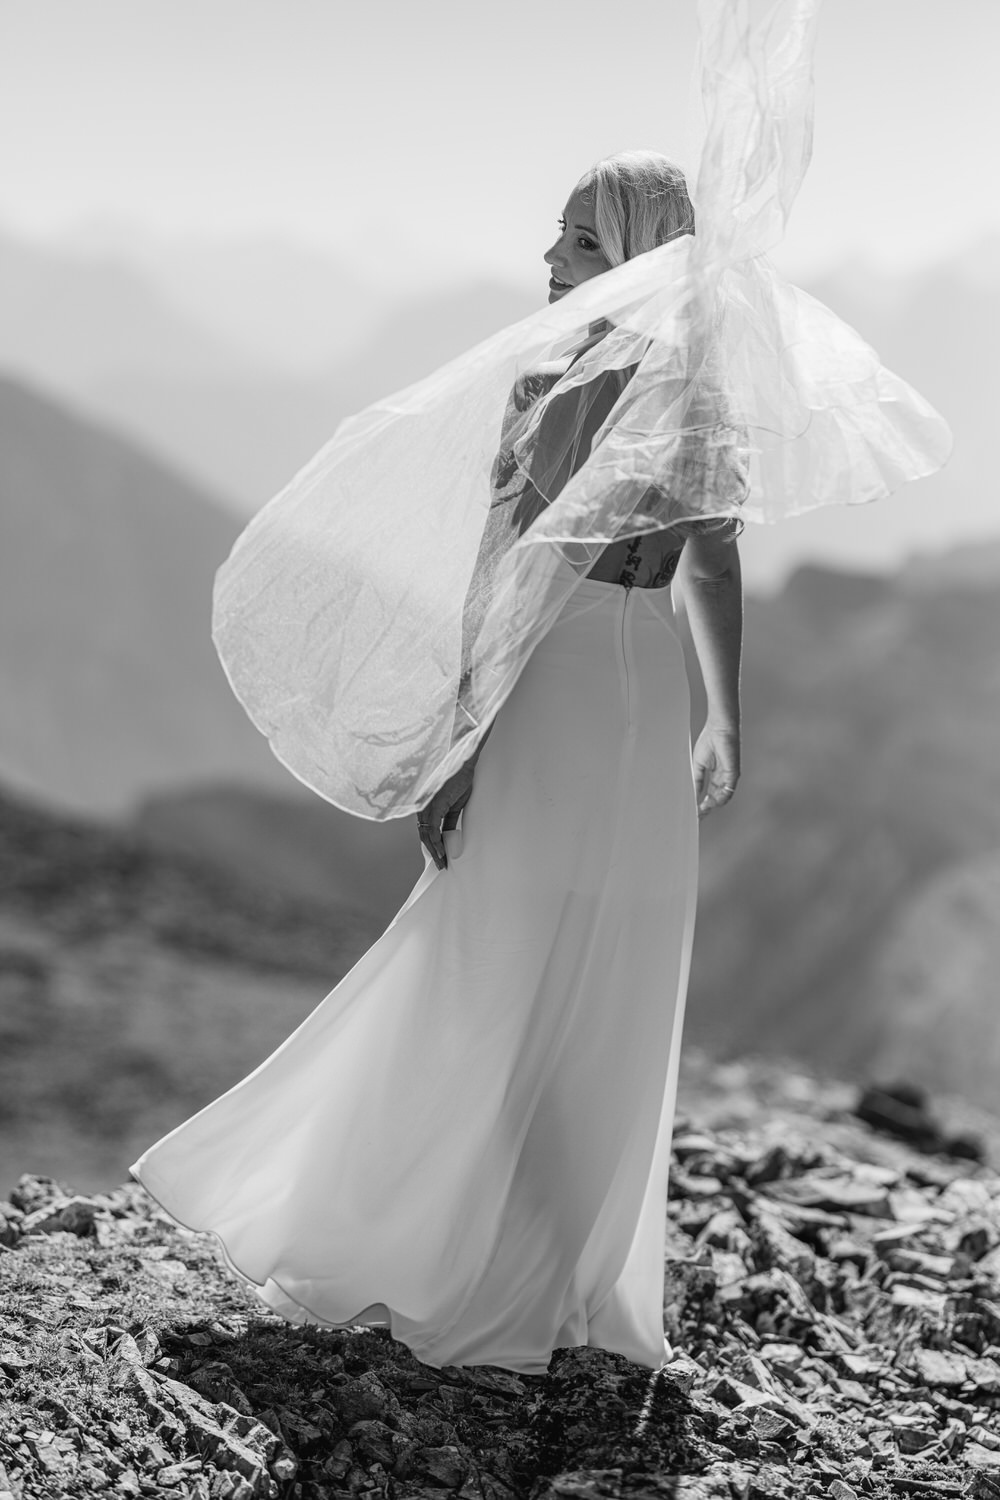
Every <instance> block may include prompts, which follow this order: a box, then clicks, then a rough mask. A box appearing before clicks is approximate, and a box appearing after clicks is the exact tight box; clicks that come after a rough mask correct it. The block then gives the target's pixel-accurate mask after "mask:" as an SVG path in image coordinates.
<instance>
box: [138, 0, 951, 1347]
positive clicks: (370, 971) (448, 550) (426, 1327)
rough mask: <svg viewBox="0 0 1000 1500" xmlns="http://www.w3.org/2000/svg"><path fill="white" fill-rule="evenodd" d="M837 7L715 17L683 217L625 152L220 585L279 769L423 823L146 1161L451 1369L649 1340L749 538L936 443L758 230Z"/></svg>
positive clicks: (258, 1262)
mask: <svg viewBox="0 0 1000 1500" xmlns="http://www.w3.org/2000/svg"><path fill="white" fill-rule="evenodd" d="M815 10H816V3H815V0H771V3H770V5H769V6H764V8H763V9H761V7H756V8H753V7H743V6H732V5H731V4H730V3H729V0H702V4H701V5H700V6H699V16H700V19H701V23H702V33H703V57H704V73H703V82H704V91H703V92H704V98H705V100H706V103H707V106H708V111H707V112H708V129H707V134H706V140H705V146H704V148H703V151H702V158H701V166H700V169H699V176H698V185H697V193H696V197H695V201H696V203H697V205H698V226H697V229H698V232H697V234H694V233H693V229H694V221H693V214H692V211H691V204H690V201H689V200H688V197H687V192H686V188H685V185H684V181H683V178H682V177H681V175H680V173H679V172H678V171H677V169H676V168H674V167H672V166H671V165H670V164H669V163H667V162H666V161H665V160H664V159H663V158H661V157H656V156H653V155H652V154H642V155H639V156H632V155H630V156H626V157H618V158H610V159H608V160H607V161H605V162H602V163H600V164H599V165H598V166H597V167H596V168H595V169H594V170H593V171H592V172H591V173H590V174H588V176H587V177H586V178H585V179H584V180H583V182H581V183H580V184H579V185H578V187H577V189H576V190H575V191H574V193H573V194H572V195H571V197H570V200H569V202H568V203H567V205H566V210H565V219H564V222H563V224H562V226H561V230H560V234H559V238H558V239H557V241H556V243H555V244H554V245H553V246H552V248H551V249H550V250H549V252H548V254H547V256H546V260H547V261H548V263H549V265H550V267H551V269H552V280H551V282H550V289H549V305H548V306H547V307H546V308H544V309H541V310H540V311H539V312H538V313H536V314H533V315H532V316H531V317H529V318H527V319H525V320H524V321H523V322H522V323H521V324H517V325H514V326H512V327H511V328H509V329H505V330H501V332H500V333H498V334H497V335H495V336H494V337H493V338H492V339H490V340H487V341H486V342H484V343H483V344H482V345H479V346H477V347H476V348H475V349H473V350H471V351H469V352H468V353H467V354H466V355H464V356H462V357H460V358H459V359H458V360H455V361H452V362H451V363H450V364H449V365H447V366H445V367H443V368H442V369H441V370H439V371H436V372H434V374H433V375H431V376H429V377H428V378H427V379H426V380H425V381H422V382H419V383H418V384H417V385H415V386H413V387H410V388H408V389H407V390H406V391H403V392H400V393H397V394H395V395H394V396H392V397H389V398H386V400H385V401H383V402H380V403H376V405H375V406H373V407H371V408H369V409H367V411H365V412H363V413H361V414H360V415H359V416H358V417H356V418H351V419H348V421H346V422H345V423H343V424H342V425H341V427H340V428H339V429H338V430H337V432H336V433H335V434H334V436H333V438H332V439H331V441H330V443H329V444H328V445H327V446H326V448H324V449H323V450H321V452H320V453H319V454H317V455H316V457H315V458H314V459H313V460H312V461H311V462H310V464H308V465H307V466H306V468H305V469H303V470H302V472H301V473H300V474H299V475H296V476H295V477H294V479H293V480H292V481H291V482H290V484H289V485H288V486H287V487H286V489H285V490H284V491H282V493H281V494H280V495H278V496H276V497H275V499H274V500H273V501H272V502H271V503H270V504H269V505H268V506H267V507H265V508H264V510H263V511H262V512H261V513H260V514H259V515H258V516H257V517H255V519H254V521H253V522H251V524H250V526H249V527H248V528H247V530H246V531H245V532H244V534H243V536H242V537H241V538H240V539H239V541H238V542H237V544H236V547H235V548H234V550H233V553H232V555H231V557H230V559H229V560H228V562H227V563H226V564H225V565H224V566H223V568H222V569H220V572H219V575H218V578H217V586H216V595H215V616H214V638H215V641H216V645H217V648H218V650H219V653H220V656H221V658H222V660H223V664H224V666H225V669H226V671H227V673H228V675H229V677H230V681H231V682H232V684H233V687H234V690H235V691H236V692H237V694H238V696H239V697H240V699H241V701H242V702H243V704H244V706H245V707H246V708H247V711H248V712H249V713H250V715H251V717H252V718H253V719H254V722H255V723H256V724H257V725H258V727H259V728H260V729H261V730H262V731H263V732H264V733H266V734H267V736H268V738H269V740H270V742H271V745H272V748H273V750H274V751H275V753H276V754H277V755H278V757H279V758H280V759H281V760H282V761H283V762H284V763H285V764H286V765H287V766H288V767H289V769H291V770H292V771H293V773H294V774H295V775H296V776H298V777H299V778H300V779H301V780H302V781H304V782H305V783H306V784H307V785H309V786H311V787H312V788H313V789H314V790H315V791H316V792H317V793H318V794H319V795H321V796H324V797H326V798H328V799H329V800H330V801H333V802H334V803H336V804H337V805H338V806H340V807H342V808H345V809H347V810H349V811H352V812H355V813H358V814H360V815H362V816H365V817H373V818H385V817H395V816H402V815H404V814H410V813H412V812H417V813H418V814H419V816H418V821H419V823H420V836H421V838H422V840H423V843H424V847H425V853H426V862H425V867H424V872H423V875H422V876H421V878H420V880H419V881H418V882H417V884H416V886H415V887H414V889H413V891H412V892H411V894H410V896H409V898H408V900H407V902H406V903H405V905H404V906H403V908H402V909H401V911H400V912H399V913H398V914H397V916H396V917H395V919H394V920H393V922H392V924H391V925H390V927H389V929H388V930H387V932H386V933H385V934H384V935H383V936H382V938H380V939H379V941H378V942H377V943H375V944H374V946H373V947H372V948H371V949H370V950H369V951H368V953H366V954H365V955H364V956H363V958H362V959H361V960H360V961H359V963H358V964H356V965H355V967H354V968H353V969H352V970H351V972H350V973H349V974H348V975H347V976H346V977H345V978H344V979H343V980H342V982H341V983H340V984H339V985H338V986H337V988H336V989H335V990H333V991H332V993H331V994H330V995H328V996H327V998H326V999H325V1000H324V1001H323V1002H322V1003H321V1004H320V1005H319V1006H318V1007H317V1009H316V1010H315V1011H314V1012H313V1013H312V1014H311V1015H310V1016H309V1017H308V1018H307V1019H306V1020H305V1021H304V1022H303V1024H302V1025H301V1026H300V1027H299V1028H298V1030H297V1031H296V1032H295V1033H294V1034H293V1035H292V1036H291V1037H289V1038H288V1040H287V1041H286V1042H285V1043H284V1044H283V1045H282V1046H281V1047H280V1048H279V1049H278V1050H277V1051H276V1052H275V1053H274V1054H273V1055H272V1056H271V1057H269V1058H268V1059H266V1060H265V1062H263V1063H262V1064H261V1065H260V1067H259V1068H257V1069H256V1071H255V1072H254V1073H252V1074H251V1075H250V1076H249V1077H248V1078H246V1079H244V1080H243V1081H242V1082H241V1083H239V1084H238V1085H237V1086H236V1087H235V1088H233V1089H231V1090H230V1091H229V1092H228V1093H227V1094H225V1095H223V1096H222V1098H221V1099H217V1100H215V1101H214V1102H213V1103H212V1104H210V1105H208V1106H207V1107H206V1108H205V1109H203V1110H202V1111H201V1112H200V1113H199V1114H197V1115H195V1116H194V1117H193V1119H191V1120H188V1121H187V1122H185V1123H184V1124H182V1125H181V1126H179V1127H178V1128H177V1129H176V1130H175V1131H173V1132H172V1133H171V1134H170V1135H168V1136H166V1137H165V1138H164V1139H163V1140H162V1141H160V1142H158V1143H157V1144H156V1145H154V1146H153V1147H151V1148H150V1150H149V1151H147V1152H146V1153H144V1155H143V1156H142V1157H141V1158H140V1160H139V1161H138V1162H137V1163H136V1164H135V1166H134V1167H133V1168H132V1171H133V1173H134V1174H135V1175H136V1176H137V1177H138V1178H139V1180H140V1181H141V1182H142V1183H143V1184H144V1185H145V1186H146V1187H147V1188H148V1189H149V1190H150V1192H151V1193H153V1194H154V1196H155V1197H156V1198H158V1199H159V1201H160V1202H161V1203H162V1204H163V1205H164V1206H165V1207H166V1208H167V1210H168V1211H169V1212H170V1213H171V1214H172V1215H173V1216H174V1217H175V1218H176V1219H178V1220H179V1221H180V1222H181V1223H184V1224H186V1225H188V1226H190V1227H192V1228H196V1229H205V1230H211V1231H213V1232H214V1233H215V1234H216V1235H217V1236H218V1237H219V1240H220V1243H221V1245H222V1247H223V1250H224V1253H225V1255H226V1256H227V1258H228V1261H229V1264H230V1265H231V1267H232V1268H233V1269H234V1270H236V1271H237V1272H238V1273H239V1274H241V1275H242V1276H244V1277H245V1278H246V1279H247V1280H248V1281H249V1282H250V1283H251V1284H252V1285H254V1286H255V1287H256V1288H257V1290H258V1292H259V1293H260V1295H261V1297H262V1298H263V1300H264V1302H266V1303H267V1304H268V1305H269V1306H270V1307H272V1308H273V1309H275V1310H276V1311H278V1312H279V1313H281V1314H282V1315H284V1316H285V1317H287V1318H289V1319H290V1320H294V1321H312V1322H317V1323H322V1324H326V1325H338V1324H341V1323H386V1322H387V1323H388V1324H389V1326H390V1328H391V1330H392V1333H393V1334H394V1335H395V1336H396V1337H397V1338H399V1339H401V1340H402V1341H403V1342H405V1343H406V1344H408V1345H409V1347H410V1348H411V1349H412V1350H413V1352H414V1353H415V1354H416V1355H417V1357H418V1358H420V1359H421V1360H424V1361H425V1362H427V1363H429V1364H432V1365H445V1364H472V1363H490V1364H495V1365H502V1366H506V1367H508V1368H510V1369H514V1370H518V1371H523V1372H536V1373H537V1372H541V1371H544V1370H545V1368H546V1366H547V1364H548V1360H549V1357H550V1355H551V1353H552V1350H553V1349H554V1348H556V1347H559V1346H560V1345H581V1344H593V1345H598V1346H600V1347H603V1348H605V1349H610V1350H616V1351H618V1352H620V1353H622V1354H625V1355H627V1356H628V1357H630V1358H631V1359H633V1360H636V1361H637V1362H639V1363H641V1364H644V1365H647V1366H651V1367H656V1366H658V1365H659V1364H660V1363H661V1361H662V1359H663V1357H664V1352H665V1346H664V1340H663V1331H662V1322H661V1292H662V1269H663V1264H662V1262H663V1234H664V1206H665V1200H666V1191H667V1169H668V1157H669V1145H670V1131H671V1122H672V1114H673V1106H674V1098H675V1091H676V1080H677V1066H678V1059H679V1053H680V1039H681V1027H682V1022H683V1009H684V996H685V990H686V984H687V972H688V963H689V958H690V950H691V938H692V930H693V923H694V902H695V882H696V865H697V827H698V813H699V812H701V813H705V812H707V811H708V810H709V809H711V808H713V807H716V806H720V805H722V804H723V803H725V802H726V801H728V799H729V798H730V797H731V796H732V794H733V791H734V788H735V786H736V784H737V780H738V777H739V695H738V675H739V651H740V575H739V563H738V557H737V551H736V545H735V533H736V531H737V530H738V526H739V522H740V520H741V519H743V518H750V519H754V520H772V519H775V518H777V517H778V516H781V515H787V514H791V513H794V512H795V511H797V510H803V509H807V508H810V507H811V506H814V505H821V504H835V503H858V502H861V501H867V500H874V499H876V498H879V497H880V496H882V495H884V494H887V493H889V492H890V491H891V490H892V489H893V488H895V487H896V486H897V485H898V484H899V483H901V482H903V481H904V480H907V479H912V478H915V477H918V476H919V475H921V474H924V473H929V472H932V471H933V469H935V468H937V467H938V466H939V465H940V464H941V463H942V462H943V461H944V458H945V457H946V455H947V451H948V442H949V439H948V432H947V428H946V427H945V425H944V423H943V422H942V421H941V419H940V418H939V417H938V416H937V414H936V413H934V412H933V411H932V409H931V408H930V407H928V406H927V404H926V403H925V402H923V401H922V399H921V398H920V397H919V396H918V395H917V394H916V393H915V392H913V391H911V390H910V389H909V387H907V386H906V385H905V384H904V382H902V381H901V380H899V379H898V377H896V376H893V375H892V374H891V373H890V372H888V371H886V370H885V369H884V368H883V367H882V366H881V365H880V364H879V363H878V360H877V357H876V356H875V355H874V354H873V352H872V351H871V350H870V349H868V348H867V346H866V345H864V344H863V343H862V341H861V340H860V339H859V338H858V336H857V335H856V334H854V333H853V331H852V330H850V329H847V328H845V327H844V325H842V324H840V323H839V321H838V320H837V319H836V318H835V317H834V315H833V314H831V313H829V312H828V311H827V310H826V309H824V308H822V307H821V306H820V304H818V303H816V302H814V301H813V300H812V299H810V298H807V297H805V296H804V294H801V293H799V292H797V291H796V289H795V288H793V287H789V286H788V285H787V284H786V283H784V282H782V281H781V278H780V277H779V276H778V274H777V273H776V272H775V270H774V268H773V267H772V266H770V264H769V262H768V261H767V259H766V255H765V253H764V252H765V251H766V250H767V248H768V247H769V245H770V244H773V243H774V242H775V241H776V239H777V238H779V237H780V234H781V231H782V228H783V225H784V222H785V217H786V215H787V211H788V208H789V205H790V203H791V201H792V199H793V197H794V194H795V191H796V189H797V187H798V184H799V182H800V181H801V177H802V174H803V173H804V170H805V166H806V164H807V162H808V155H809V151H808V144H809V137H810V122H811V46H812V39H813V36H814V30H815V27H814V22H815ZM498 436H499V452H497V440H498ZM681 555H683V559H684V564H683V572H684V587H685V597H686V603H687V612H688V616H689V619H690V623H691V630H692V634H693V636H694V639H695V642H696V646H697V650H698V655H699V660H700V664H701V669H702V673H703V675H704V678H705V684H706V689H707V696H708V703H709V712H708V718H707V721H706V724H705V726H704V727H703V729H702V731H701V733H700V735H699V737H698V740H697V744H696V746H695V750H694V756H693V765H692V752H691V748H690V739H689V728H688V712H689V705H688V688H687V681H686V677H685V671H684V658H683V652H682V649H681V642H680V640H679V638H678V635H677V632H676V629H675V626H674V619H673V605H672V598H671V588H670V580H671V578H672V575H673V573H674V570H675V568H676V566H677V561H678V557H679V556H681Z"/></svg>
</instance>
